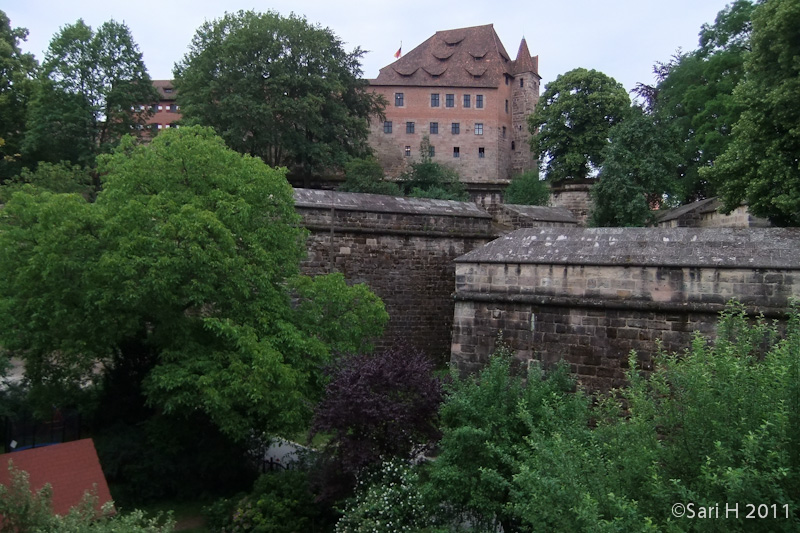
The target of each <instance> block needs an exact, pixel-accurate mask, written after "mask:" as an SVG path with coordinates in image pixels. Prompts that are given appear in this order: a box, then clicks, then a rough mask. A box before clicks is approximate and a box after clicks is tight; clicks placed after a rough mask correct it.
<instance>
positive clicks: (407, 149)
mask: <svg viewBox="0 0 800 533" xmlns="http://www.w3.org/2000/svg"><path fill="white" fill-rule="evenodd" d="M405 154H406V157H411V147H410V146H406V150H405Z"/></svg>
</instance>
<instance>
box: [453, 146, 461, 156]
mask: <svg viewBox="0 0 800 533" xmlns="http://www.w3.org/2000/svg"><path fill="white" fill-rule="evenodd" d="M453 157H461V150H460V149H459V147H458V146H454V147H453Z"/></svg>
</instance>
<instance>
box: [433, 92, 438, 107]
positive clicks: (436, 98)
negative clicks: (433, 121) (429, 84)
mask: <svg viewBox="0 0 800 533" xmlns="http://www.w3.org/2000/svg"><path fill="white" fill-rule="evenodd" d="M431 107H439V93H434V94H432V95H431Z"/></svg>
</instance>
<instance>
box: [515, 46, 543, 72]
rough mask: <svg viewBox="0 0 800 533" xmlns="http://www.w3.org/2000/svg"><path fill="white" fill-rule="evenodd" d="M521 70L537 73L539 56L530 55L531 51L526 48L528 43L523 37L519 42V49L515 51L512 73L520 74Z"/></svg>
mask: <svg viewBox="0 0 800 533" xmlns="http://www.w3.org/2000/svg"><path fill="white" fill-rule="evenodd" d="M523 72H534V73H536V74H537V75H538V74H539V56H536V57H531V52H530V50H528V43H527V41H525V37H523V38H522V41H520V43H519V51H518V52H517V59H515V60H514V74H522V73H523Z"/></svg>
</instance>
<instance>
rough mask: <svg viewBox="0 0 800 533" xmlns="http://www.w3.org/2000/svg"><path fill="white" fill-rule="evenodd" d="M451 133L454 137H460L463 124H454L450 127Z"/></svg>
mask: <svg viewBox="0 0 800 533" xmlns="http://www.w3.org/2000/svg"><path fill="white" fill-rule="evenodd" d="M450 133H452V134H453V135H458V134H459V133H461V124H459V123H458V122H453V123H452V124H451V125H450Z"/></svg>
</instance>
